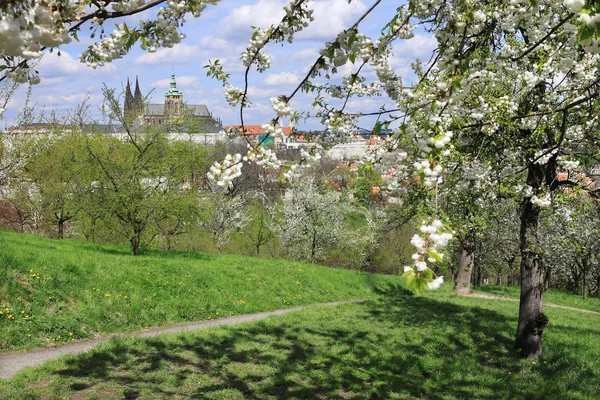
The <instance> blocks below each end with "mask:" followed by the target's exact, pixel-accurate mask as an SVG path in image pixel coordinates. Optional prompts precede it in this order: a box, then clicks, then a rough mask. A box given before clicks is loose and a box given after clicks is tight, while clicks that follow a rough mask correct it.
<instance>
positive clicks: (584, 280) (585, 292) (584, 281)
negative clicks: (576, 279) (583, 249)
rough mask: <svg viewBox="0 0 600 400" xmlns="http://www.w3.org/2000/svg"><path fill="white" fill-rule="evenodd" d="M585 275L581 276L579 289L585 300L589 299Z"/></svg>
mask: <svg viewBox="0 0 600 400" xmlns="http://www.w3.org/2000/svg"><path fill="white" fill-rule="evenodd" d="M585 275H586V274H583V287H582V288H581V292H582V294H583V298H584V299H586V300H587V298H588V297H590V288H589V285H588V281H587V279H586V277H585Z"/></svg>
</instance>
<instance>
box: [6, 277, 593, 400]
mask: <svg viewBox="0 0 600 400" xmlns="http://www.w3.org/2000/svg"><path fill="white" fill-rule="evenodd" d="M517 310H518V304H517V303H514V302H508V301H500V300H484V299H477V298H465V297H459V296H456V295H453V294H451V293H450V286H449V285H448V286H446V287H443V288H442V289H440V291H438V292H433V293H427V294H425V295H423V296H411V295H409V294H407V293H406V292H405V291H402V290H401V289H396V290H392V288H391V287H390V288H389V289H388V290H387V291H380V292H379V295H377V296H375V297H372V298H371V299H370V300H369V301H367V302H365V303H359V304H347V305H343V306H338V307H311V308H309V309H306V310H303V311H299V312H294V313H291V314H287V315H285V316H282V317H275V318H270V319H267V320H265V321H261V322H257V323H247V324H242V325H238V326H232V327H224V328H214V329H209V330H206V331H201V332H196V333H186V334H178V335H163V336H160V337H158V338H152V339H135V338H123V339H121V338H120V339H113V340H111V341H109V342H108V343H105V344H102V345H100V346H99V347H97V348H96V349H94V350H92V351H90V352H88V353H86V354H82V355H80V356H68V357H65V358H63V359H61V360H56V361H52V362H50V363H47V364H46V365H44V366H41V367H39V368H35V369H28V370H24V371H22V372H21V373H20V374H18V375H17V376H15V377H14V378H12V379H10V380H8V381H0V397H2V396H4V398H6V399H15V400H17V399H19V400H20V399H25V398H27V399H66V398H69V399H70V398H77V399H108V398H111V399H112V398H115V399H116V398H125V399H135V398H140V399H163V398H169V399H188V398H199V399H200V398H201V399H281V398H289V399H469V398H472V399H494V400H496V399H575V400H577V399H581V400H584V399H590V400H592V399H598V398H599V397H600V396H599V395H600V341H599V340H598V337H600V317H599V316H597V315H590V314H583V313H579V312H574V311H569V310H562V309H552V308H548V309H546V313H547V315H548V316H549V318H550V324H549V325H548V327H547V328H546V331H545V332H544V355H543V356H542V357H541V358H539V359H538V360H526V359H519V358H515V357H514V356H513V353H512V345H513V339H514V333H515V329H516V325H517Z"/></svg>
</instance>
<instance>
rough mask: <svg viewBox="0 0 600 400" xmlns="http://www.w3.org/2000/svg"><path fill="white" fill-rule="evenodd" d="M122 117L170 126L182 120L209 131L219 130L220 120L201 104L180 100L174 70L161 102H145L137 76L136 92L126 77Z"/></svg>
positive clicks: (180, 95) (144, 122)
mask: <svg viewBox="0 0 600 400" xmlns="http://www.w3.org/2000/svg"><path fill="white" fill-rule="evenodd" d="M124 111H125V118H126V119H127V120H130V121H132V120H133V121H136V122H138V123H140V124H160V125H170V124H173V123H183V124H186V125H191V124H194V125H196V124H199V125H201V126H203V127H204V128H206V129H208V128H210V131H215V132H217V131H220V130H221V129H222V124H221V120H220V119H219V118H217V119H215V118H213V116H212V114H211V113H210V112H209V111H208V107H206V105H204V104H186V103H184V102H183V93H182V92H181V91H180V90H179V89H177V82H176V81H175V72H173V73H171V84H170V88H169V90H167V91H166V92H165V102H164V104H153V103H146V102H145V101H144V97H143V96H142V92H141V91H140V84H139V82H138V79H137V77H136V78H135V91H134V93H133V94H132V93H131V85H130V83H129V79H127V87H126V88H125V105H124Z"/></svg>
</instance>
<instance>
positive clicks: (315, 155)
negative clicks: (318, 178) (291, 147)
mask: <svg viewBox="0 0 600 400" xmlns="http://www.w3.org/2000/svg"><path fill="white" fill-rule="evenodd" d="M311 152H312V154H311V153H310V152H308V151H306V149H300V158H301V159H302V161H304V162H305V163H309V164H310V163H314V162H316V161H319V160H320V159H321V153H320V152H319V151H318V149H317V148H316V147H313V148H312V149H311Z"/></svg>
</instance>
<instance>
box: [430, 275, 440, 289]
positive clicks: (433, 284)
mask: <svg viewBox="0 0 600 400" xmlns="http://www.w3.org/2000/svg"><path fill="white" fill-rule="evenodd" d="M442 283H444V277H443V276H438V277H437V278H435V279H434V280H432V281H431V282H429V283H428V284H427V286H428V287H429V289H431V290H438V289H439V288H440V286H442Z"/></svg>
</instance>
